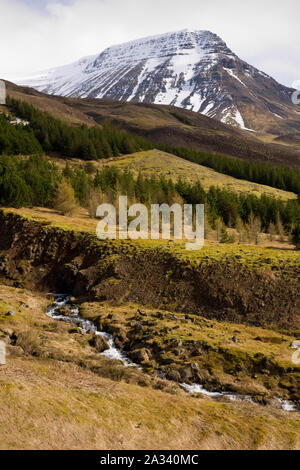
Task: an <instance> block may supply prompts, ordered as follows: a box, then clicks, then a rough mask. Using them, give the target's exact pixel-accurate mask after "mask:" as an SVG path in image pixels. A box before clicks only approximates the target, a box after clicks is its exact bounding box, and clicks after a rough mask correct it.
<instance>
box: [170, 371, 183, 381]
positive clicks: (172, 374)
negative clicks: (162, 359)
mask: <svg viewBox="0 0 300 470" xmlns="http://www.w3.org/2000/svg"><path fill="white" fill-rule="evenodd" d="M166 377H167V379H168V380H173V382H180V381H181V375H180V373H179V372H178V370H174V369H172V370H169V371H168V372H167V376H166Z"/></svg>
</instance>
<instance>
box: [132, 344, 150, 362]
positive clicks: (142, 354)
mask: <svg viewBox="0 0 300 470" xmlns="http://www.w3.org/2000/svg"><path fill="white" fill-rule="evenodd" d="M129 356H130V358H131V359H132V360H133V361H134V362H136V363H138V364H143V363H148V362H149V361H150V357H151V352H150V351H149V350H148V349H145V348H142V349H136V350H135V351H131V352H130V354H129Z"/></svg>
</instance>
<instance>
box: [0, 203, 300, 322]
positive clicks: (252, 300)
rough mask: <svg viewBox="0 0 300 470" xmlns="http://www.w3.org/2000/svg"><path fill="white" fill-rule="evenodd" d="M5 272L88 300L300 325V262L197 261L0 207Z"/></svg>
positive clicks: (15, 281)
mask: <svg viewBox="0 0 300 470" xmlns="http://www.w3.org/2000/svg"><path fill="white" fill-rule="evenodd" d="M0 225H1V232H0V250H1V252H0V276H2V278H3V279H5V282H9V283H11V284H12V285H20V286H25V287H27V288H39V289H43V290H49V289H50V290H53V291H56V292H62V291H65V292H69V293H71V294H73V295H74V296H76V297H81V298H86V299H87V300H98V301H103V300H110V301H113V302H114V301H115V302H120V301H122V302H125V301H135V302H139V303H140V304H142V305H143V304H144V305H152V306H153V307H156V308H166V309H168V310H172V311H180V312H186V313H193V314H201V315H203V316H206V317H209V318H216V319H219V320H229V321H236V322H243V323H245V322H246V323H250V324H255V325H274V324H276V325H279V326H281V327H284V328H289V329H290V328H293V329H295V328H299V326H300V296H299V291H300V289H299V287H300V282H299V275H298V274H299V273H298V272H299V267H295V266H290V267H288V266H287V267H285V270H284V274H283V272H282V270H281V267H280V266H278V267H276V269H275V270H274V269H271V267H270V268H269V269H268V268H267V269H263V270H258V269H254V268H249V267H247V266H245V265H243V264H242V263H241V262H240V261H239V260H238V259H230V258H227V259H226V260H224V261H222V262H220V261H210V260H205V261H204V260H201V261H200V263H196V264H195V263H194V264H192V263H191V262H189V261H186V260H184V261H183V260H180V259H178V258H177V257H176V256H175V255H172V253H170V252H166V251H164V250H162V249H150V248H148V249H142V248H140V247H138V245H137V244H136V245H134V244H133V243H130V242H124V243H123V244H121V243H119V242H118V243H117V242H115V243H113V242H101V241H98V240H97V239H96V238H95V237H93V236H91V235H88V234H80V233H75V232H68V231H63V230H61V229H58V228H54V227H49V226H47V225H42V224H40V223H38V222H34V221H31V220H27V219H25V218H22V217H20V216H18V215H14V214H5V213H3V212H0Z"/></svg>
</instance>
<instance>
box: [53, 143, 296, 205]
mask: <svg viewBox="0 0 300 470" xmlns="http://www.w3.org/2000/svg"><path fill="white" fill-rule="evenodd" d="M51 160H52V161H54V162H55V163H56V164H57V165H58V166H60V167H61V168H63V167H64V165H65V162H64V161H62V160H61V159H59V158H51ZM68 163H69V165H70V166H74V167H80V168H84V167H85V163H84V162H82V160H76V159H73V160H69V162H68ZM91 163H92V164H93V165H94V167H95V168H97V169H102V168H105V167H108V166H109V167H114V168H118V169H119V170H129V171H130V172H132V173H133V174H135V175H136V176H137V175H138V174H139V172H142V174H143V175H144V176H148V177H151V176H164V177H166V178H168V179H169V178H171V179H172V180H173V181H174V182H176V181H177V180H178V179H179V178H182V179H183V180H185V181H189V182H196V181H200V183H201V184H202V186H203V187H204V189H209V188H210V186H219V187H222V188H226V189H230V190H232V191H235V192H238V193H246V194H254V195H257V196H260V195H261V194H267V195H269V196H274V197H276V198H281V199H283V200H288V199H295V198H296V195H295V194H294V193H290V192H287V191H282V190H280V189H276V188H271V187H269V186H264V185H261V184H257V183H251V182H249V181H243V180H239V179H236V178H233V177H231V176H228V175H224V174H221V173H218V172H216V171H214V170H212V169H210V168H207V167H205V166H202V165H198V164H196V163H192V162H188V161H187V160H184V159H182V158H180V157H177V156H176V155H172V154H169V153H167V152H162V151H160V150H156V149H154V150H149V151H142V152H137V153H134V154H131V155H125V156H122V157H118V158H112V159H109V160H98V161H93V162H91Z"/></svg>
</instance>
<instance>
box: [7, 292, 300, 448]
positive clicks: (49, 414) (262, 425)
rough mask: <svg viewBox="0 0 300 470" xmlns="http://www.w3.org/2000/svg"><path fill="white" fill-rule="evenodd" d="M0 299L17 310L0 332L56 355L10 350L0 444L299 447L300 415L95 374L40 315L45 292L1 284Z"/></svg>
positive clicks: (78, 349) (81, 349)
mask: <svg viewBox="0 0 300 470" xmlns="http://www.w3.org/2000/svg"><path fill="white" fill-rule="evenodd" d="M0 297H1V298H2V300H3V302H5V303H9V304H10V305H12V306H13V308H14V309H15V311H16V315H15V316H14V317H10V318H9V319H7V320H1V321H0V329H2V330H3V329H7V328H9V329H12V330H15V331H22V330H24V331H28V330H29V329H31V330H34V331H35V333H36V334H37V335H38V336H39V338H40V339H39V341H40V347H41V348H42V349H44V351H45V350H47V349H49V352H51V353H52V354H53V353H54V352H55V351H56V354H58V353H59V352H60V354H61V359H58V357H57V358H55V357H46V356H40V357H33V356H32V355H30V352H29V351H28V354H27V355H21V354H20V352H19V351H18V350H17V351H16V352H15V353H14V349H15V348H16V347H15V346H10V347H9V351H10V354H9V356H8V358H7V365H6V366H1V367H0V400H1V403H2V407H1V426H0V448H1V449H103V450H109V449H299V448H300V442H299V435H300V414H299V413H292V414H290V413H287V412H284V411H281V410H277V409H274V408H271V407H261V406H257V405H252V404H250V403H222V402H215V401H212V400H210V399H208V398H192V397H190V396H188V395H186V394H184V393H183V392H178V394H175V395H174V394H172V395H171V394H169V393H166V392H164V391H160V390H155V389H154V388H152V387H145V386H143V387H141V386H138V385H137V384H134V383H126V381H124V380H121V381H112V380H110V379H107V378H104V377H100V376H99V375H97V374H95V373H94V372H92V371H91V370H89V369H88V368H85V367H82V366H81V367H80V366H79V365H78V364H76V356H77V354H81V356H82V358H84V357H85V356H86V355H93V352H92V351H91V350H90V349H87V346H86V345H84V344H81V345H80V342H78V341H76V340H74V335H70V334H69V333H68V331H67V330H68V328H69V326H68V325H66V324H61V323H59V324H58V323H57V322H55V321H53V320H51V319H49V318H48V317H46V316H45V315H44V309H45V307H46V305H47V304H48V303H49V299H47V298H46V296H44V295H42V294H38V293H31V292H29V291H24V290H21V289H15V288H12V287H7V286H3V285H0ZM27 340H28V336H27ZM34 340H35V341H36V337H35V338H34ZM76 343H77V344H76ZM72 358H73V360H72ZM74 360H75V362H74ZM98 361H99V362H98V365H99V367H100V368H101V364H102V362H101V358H100V356H98ZM140 374H142V373H140Z"/></svg>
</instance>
